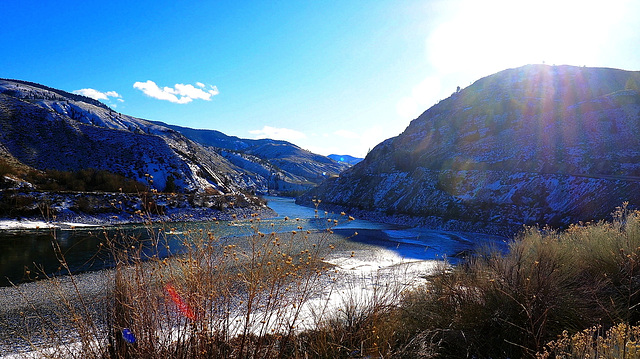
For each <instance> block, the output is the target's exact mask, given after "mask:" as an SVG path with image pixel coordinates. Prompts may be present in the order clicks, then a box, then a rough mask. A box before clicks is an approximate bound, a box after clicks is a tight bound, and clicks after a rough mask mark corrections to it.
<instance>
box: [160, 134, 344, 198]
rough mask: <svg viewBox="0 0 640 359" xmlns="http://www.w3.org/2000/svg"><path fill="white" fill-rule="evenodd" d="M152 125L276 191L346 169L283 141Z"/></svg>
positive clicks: (293, 188)
mask: <svg viewBox="0 0 640 359" xmlns="http://www.w3.org/2000/svg"><path fill="white" fill-rule="evenodd" d="M154 123H156V124H158V125H161V126H164V127H168V128H171V129H173V130H176V131H178V132H180V133H181V134H183V135H184V136H186V137H187V138H189V139H191V140H193V141H195V142H198V143H199V144H201V145H203V146H206V147H208V148H210V149H211V150H212V151H215V152H216V153H218V154H219V155H221V156H222V157H224V158H226V159H227V160H229V161H230V162H231V163H233V164H234V165H236V166H238V167H240V168H242V169H243V170H245V171H247V172H249V173H252V174H254V175H256V176H261V177H263V178H265V180H267V181H268V183H269V187H270V189H272V190H276V191H300V190H304V189H308V188H309V187H311V186H315V185H317V184H319V183H320V182H322V181H323V180H324V179H325V178H327V177H330V176H334V175H337V174H339V173H340V172H342V171H343V170H345V169H346V168H348V167H349V165H348V164H347V163H340V162H338V161H336V160H334V159H331V158H328V157H325V156H321V155H318V154H315V153H312V152H310V151H307V150H304V149H302V148H300V147H298V146H296V145H294V144H293V143H290V142H287V141H279V140H272V139H258V140H254V139H243V138H239V137H236V136H228V135H225V134H224V133H222V132H220V131H215V130H198V129H192V128H187V127H181V126H176V125H169V124H165V123H162V122H154Z"/></svg>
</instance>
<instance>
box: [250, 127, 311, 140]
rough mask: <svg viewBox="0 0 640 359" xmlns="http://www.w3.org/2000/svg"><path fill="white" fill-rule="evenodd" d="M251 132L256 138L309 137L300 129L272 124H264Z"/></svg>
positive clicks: (296, 138)
mask: <svg viewBox="0 0 640 359" xmlns="http://www.w3.org/2000/svg"><path fill="white" fill-rule="evenodd" d="M249 133H250V134H252V135H254V136H255V138H270V139H273V140H285V141H295V140H301V139H304V138H307V135H305V134H304V133H302V132H300V131H296V130H292V129H289V128H276V127H271V126H264V127H263V128H262V129H261V130H252V131H249Z"/></svg>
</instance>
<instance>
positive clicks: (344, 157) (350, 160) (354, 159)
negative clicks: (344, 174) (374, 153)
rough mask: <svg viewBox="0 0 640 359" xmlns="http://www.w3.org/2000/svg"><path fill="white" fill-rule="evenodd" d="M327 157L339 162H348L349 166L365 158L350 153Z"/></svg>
mask: <svg viewBox="0 0 640 359" xmlns="http://www.w3.org/2000/svg"><path fill="white" fill-rule="evenodd" d="M327 157H329V158H331V159H332V160H334V161H338V162H339V163H346V164H348V165H349V166H353V165H355V164H356V163H358V162H360V161H362V160H363V159H362V158H358V157H353V156H349V155H329V156H327Z"/></svg>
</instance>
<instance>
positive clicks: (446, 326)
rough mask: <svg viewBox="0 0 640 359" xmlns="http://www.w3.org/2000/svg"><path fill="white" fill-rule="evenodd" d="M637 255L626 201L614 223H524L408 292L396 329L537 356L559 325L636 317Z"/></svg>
mask: <svg viewBox="0 0 640 359" xmlns="http://www.w3.org/2000/svg"><path fill="white" fill-rule="evenodd" d="M639 256H640V213H638V212H628V211H626V209H625V208H624V207H623V208H620V209H619V211H618V212H617V213H616V214H615V220H614V221H613V222H611V223H605V222H599V223H592V224H580V225H574V226H571V227H570V228H569V229H567V230H566V231H564V232H557V231H555V230H551V229H533V228H530V229H527V230H526V231H525V232H523V233H522V234H521V235H520V236H519V237H518V238H517V239H515V240H514V241H512V242H511V244H510V245H509V250H508V251H507V252H506V253H502V252H500V251H497V250H487V251H484V252H483V253H478V254H476V255H475V256H473V257H471V258H470V259H469V260H468V261H467V262H466V263H464V264H461V265H459V266H457V267H455V268H452V269H451V270H442V271H440V272H439V273H436V274H434V275H433V276H431V277H430V280H429V284H428V285H427V286H425V287H424V288H421V289H419V290H416V291H413V292H410V293H408V294H407V295H406V296H405V298H404V300H403V305H402V306H403V313H404V318H403V320H402V322H403V323H405V326H404V327H403V328H402V329H403V330H404V331H406V332H407V333H410V334H407V336H408V337H423V338H429V341H430V342H429V343H427V344H428V345H423V346H421V347H419V348H417V349H415V350H418V349H420V350H426V349H429V350H436V351H437V352H438V353H440V354H441V355H443V356H444V357H462V356H467V355H477V356H480V357H526V356H528V357H533V356H534V355H535V353H536V352H539V351H541V350H542V349H543V347H544V345H545V343H547V342H549V341H551V340H553V339H555V338H556V336H557V335H559V334H561V333H562V332H563V331H564V330H567V331H568V332H569V333H575V332H576V331H578V330H581V329H582V328H587V327H590V326H592V325H596V324H600V325H602V326H603V327H604V328H605V329H606V328H609V327H611V326H613V325H614V324H615V323H619V322H627V323H635V322H637V321H638V320H639V319H640V311H639V308H638V303H640V257H639ZM409 349H410V348H407V350H409Z"/></svg>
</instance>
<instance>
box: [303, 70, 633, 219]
mask: <svg viewBox="0 0 640 359" xmlns="http://www.w3.org/2000/svg"><path fill="white" fill-rule="evenodd" d="M639 84H640V72H637V71H635V72H632V71H624V70H617V69H609V68H586V67H572V66H545V65H528V66H524V67H520V68H516V69H509V70H505V71H502V72H499V73H497V74H494V75H491V76H488V77H486V78H483V79H480V80H478V81H476V82H475V83H473V84H472V85H470V86H469V87H467V88H465V89H462V90H461V91H458V92H456V93H455V94H453V95H452V96H451V97H449V98H447V99H445V100H442V101H441V102H439V103H438V104H436V105H435V106H433V107H431V108H430V109H428V110H427V111H425V112H424V113H423V114H422V115H421V116H420V117H418V118H417V119H415V120H413V121H412V122H411V124H410V125H409V126H408V127H407V128H406V130H405V131H404V132H403V133H402V134H400V135H399V136H397V137H394V138H390V139H388V140H386V141H384V142H382V143H380V144H378V145H377V146H376V147H375V148H374V149H373V150H371V152H370V153H369V154H368V155H367V156H366V158H365V159H364V161H362V162H360V163H358V164H356V165H355V166H353V167H352V168H350V169H348V170H346V171H345V172H343V173H342V174H341V175H340V177H339V178H332V179H328V180H327V181H326V182H325V183H323V184H322V185H321V186H320V187H318V188H316V189H314V190H312V191H311V192H310V193H309V194H307V195H306V196H304V197H303V198H301V199H300V200H299V201H300V202H302V203H308V202H309V201H310V199H311V197H313V196H315V197H317V198H320V199H322V201H323V203H325V204H333V205H338V206H341V207H347V208H351V209H360V210H364V211H369V212H371V213H378V214H380V215H385V216H390V217H393V216H398V215H409V216H413V217H415V218H420V219H421V220H422V221H423V222H428V223H431V224H436V225H438V226H441V227H446V226H447V224H448V223H449V224H451V223H458V224H459V223H460V222H465V223H467V224H468V225H469V228H474V229H478V228H480V227H482V226H485V225H490V224H495V223H498V224H505V225H509V226H511V228H519V226H521V225H522V224H540V225H544V224H550V225H554V226H566V225H568V224H570V223H575V222H578V221H588V220H597V219H602V218H606V217H607V216H608V215H609V214H610V213H611V212H612V211H613V210H614V209H615V207H616V206H619V205H621V204H622V203H623V202H624V201H630V202H631V205H635V206H637V205H638V204H640V136H638V134H639V133H640V92H639V90H638V89H639V87H638V85H639ZM458 227H459V225H458Z"/></svg>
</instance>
